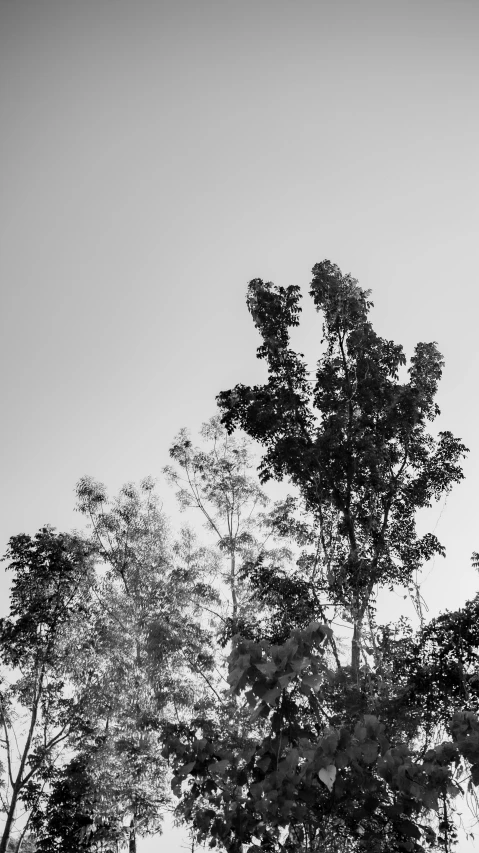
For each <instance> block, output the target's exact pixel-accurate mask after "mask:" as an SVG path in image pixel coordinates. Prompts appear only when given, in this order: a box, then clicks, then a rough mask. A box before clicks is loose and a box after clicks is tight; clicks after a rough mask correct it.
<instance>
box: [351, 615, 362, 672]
mask: <svg viewBox="0 0 479 853" xmlns="http://www.w3.org/2000/svg"><path fill="white" fill-rule="evenodd" d="M362 627H363V625H362V619H355V620H354V629H353V639H352V643H351V669H352V671H353V675H354V677H355V678H356V679H357V678H358V676H359V664H360V655H361V632H362Z"/></svg>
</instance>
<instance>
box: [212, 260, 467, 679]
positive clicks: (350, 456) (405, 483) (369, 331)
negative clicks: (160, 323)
mask: <svg viewBox="0 0 479 853" xmlns="http://www.w3.org/2000/svg"><path fill="white" fill-rule="evenodd" d="M310 295H311V297H312V299H313V302H314V305H315V307H316V309H317V311H319V312H321V314H322V318H323V328H322V333H323V344H324V351H323V353H322V354H321V356H320V358H319V360H318V363H317V367H316V372H315V377H314V379H310V376H309V372H308V368H307V364H306V362H305V360H304V358H303V356H302V355H301V354H298V353H296V352H294V351H293V350H292V349H291V348H290V345H289V339H290V331H289V330H290V329H291V327H294V326H298V325H299V314H300V311H301V307H300V298H301V296H300V289H299V288H298V287H295V286H290V287H287V288H283V287H275V286H274V285H273V284H271V283H264V282H263V281H261V279H254V280H253V281H251V282H250V284H249V286H248V297H247V304H248V308H249V311H250V314H251V316H252V318H253V321H254V323H255V326H256V327H257V329H258V331H259V332H260V334H261V336H262V339H263V343H262V345H261V346H260V347H259V348H258V352H257V355H258V358H259V359H262V360H264V361H265V362H266V365H267V369H268V381H267V382H266V383H265V384H264V385H261V386H256V387H253V388H251V387H247V386H244V385H237V386H236V387H235V388H234V389H233V390H232V391H226V392H223V393H221V394H220V395H219V397H218V403H219V406H220V409H221V410H222V412H223V422H224V424H225V425H226V427H227V429H228V430H229V431H232V430H234V429H235V428H236V427H238V426H239V427H241V428H242V429H243V430H244V431H245V432H246V433H247V434H248V435H250V436H252V437H253V438H254V439H256V440H257V441H258V442H260V444H262V445H263V446H264V447H265V453H264V456H263V459H262V462H261V469H260V470H261V477H262V480H263V481H267V480H268V479H270V478H271V477H275V478H282V477H284V476H287V477H289V478H290V479H291V481H292V483H293V484H294V485H295V486H297V488H298V489H299V491H300V493H301V496H302V498H303V500H304V502H305V506H306V509H307V510H309V511H310V512H311V513H312V515H313V517H314V519H315V522H316V525H317V528H318V531H319V534H320V536H321V541H322V547H323V555H322V556H323V561H324V564H325V565H327V567H328V572H327V577H326V582H325V589H326V590H327V594H328V596H330V599H331V600H333V601H335V602H337V603H338V604H339V605H340V606H342V607H344V608H346V610H348V611H349V612H350V613H351V617H352V620H353V624H354V632H353V638H352V651H351V666H352V668H353V671H354V672H355V673H356V674H357V672H358V669H359V665H360V650H361V634H362V627H363V623H364V618H365V614H366V613H367V609H368V605H369V603H370V602H371V599H372V596H373V592H374V589H375V588H376V587H381V586H391V585H393V584H398V585H401V586H406V587H408V585H409V584H410V583H411V581H412V579H413V576H414V574H415V572H416V571H417V570H418V569H419V568H420V567H421V565H422V563H423V562H424V561H425V560H428V559H430V557H431V556H432V555H433V554H435V553H443V549H442V546H441V545H440V543H439V541H438V540H437V538H436V536H435V535H434V534H432V533H429V534H426V535H424V536H421V537H419V536H418V535H417V532H416V524H415V516H416V513H417V511H418V510H420V509H422V508H423V507H427V506H429V505H430V503H431V501H432V500H434V499H436V500H437V499H439V498H440V497H441V495H443V494H444V493H445V492H448V491H449V489H450V488H451V486H452V485H453V484H454V483H456V482H458V481H459V480H460V479H461V478H462V476H463V475H462V470H461V467H460V465H459V460H460V458H461V456H463V455H464V453H465V451H466V448H465V447H464V445H463V444H462V442H461V441H460V440H459V439H457V438H454V436H453V435H452V434H451V433H450V432H448V431H442V432H440V433H439V436H438V438H434V437H433V436H432V435H431V434H430V432H429V431H428V429H427V423H428V421H429V422H431V421H433V420H434V419H435V418H436V416H437V415H438V414H439V408H438V406H437V404H436V403H435V400H434V398H435V395H436V391H437V385H438V381H439V379H440V377H441V372H442V366H443V359H442V356H441V355H440V353H439V351H438V349H437V346H436V344H435V343H419V344H418V345H417V346H416V348H415V351H414V355H413V356H412V358H411V361H410V366H409V368H408V374H409V379H408V381H402V382H401V381H400V379H399V372H400V370H401V368H403V367H404V365H405V364H406V357H405V355H404V352H403V348H402V346H400V345H398V344H395V343H393V342H392V341H388V340H385V339H384V338H381V337H379V336H378V335H377V333H376V332H375V331H374V329H373V327H372V324H371V322H370V320H369V316H368V315H369V311H370V308H371V307H372V302H371V301H370V299H369V291H364V290H362V289H361V288H360V287H359V285H358V283H357V281H356V280H355V279H353V278H352V277H351V276H349V275H342V273H341V271H340V270H339V268H338V267H337V266H335V265H334V264H332V263H330V261H323V262H321V263H319V264H316V265H315V267H314V268H313V279H312V282H311V289H310ZM331 528H333V531H334V537H333V540H332V542H331V535H330V534H331Z"/></svg>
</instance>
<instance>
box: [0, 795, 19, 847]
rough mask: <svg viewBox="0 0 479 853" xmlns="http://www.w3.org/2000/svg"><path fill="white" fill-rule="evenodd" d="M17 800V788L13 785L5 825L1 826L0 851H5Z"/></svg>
mask: <svg viewBox="0 0 479 853" xmlns="http://www.w3.org/2000/svg"><path fill="white" fill-rule="evenodd" d="M17 800H18V790H16V786H14V788H13V790H12V801H11V803H10V808H9V809H8V813H7V819H6V821H5V826H4V828H3V835H2V840H1V841H0V853H5V851H6V849H7V844H8V840H9V838H10V832H11V830H12V824H13V820H14V817H15V809H16V807H17Z"/></svg>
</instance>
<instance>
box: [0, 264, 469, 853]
mask: <svg viewBox="0 0 479 853" xmlns="http://www.w3.org/2000/svg"><path fill="white" fill-rule="evenodd" d="M309 292H310V296H311V298H312V299H313V302H314V305H315V308H316V310H317V311H318V314H319V315H320V318H321V319H320V322H321V330H322V331H321V334H322V337H321V343H320V345H319V347H318V360H317V363H316V365H315V367H314V369H313V370H311V369H310V368H309V366H308V365H307V363H306V361H305V359H304V357H303V356H302V355H301V353H297V352H295V351H294V350H293V349H292V347H291V342H290V335H291V329H292V328H294V327H296V326H298V325H299V324H300V313H301V291H300V288H299V287H296V286H290V287H286V288H284V287H278V286H275V285H273V284H272V283H270V282H266V283H265V282H263V281H262V280H261V279H253V280H252V281H251V282H250V283H249V286H248V293H247V307H248V310H249V312H250V314H251V317H252V320H253V322H254V324H255V326H256V328H257V330H258V332H259V334H260V336H261V341H262V342H261V345H260V346H259V348H258V351H257V355H258V358H259V359H261V360H262V361H263V362H264V363H265V368H266V371H265V376H266V378H265V382H264V384H262V385H257V386H254V387H250V386H246V385H237V386H236V387H235V388H234V389H232V390H228V391H224V392H221V393H220V394H219V395H218V397H217V405H218V408H219V413H218V414H217V415H216V416H214V417H213V418H212V419H211V420H210V421H209V422H208V423H207V424H205V425H204V427H203V429H202V432H201V441H200V444H198V445H195V444H194V443H193V441H192V439H191V436H190V434H189V432H188V431H187V430H182V431H181V432H180V433H179V434H178V436H177V437H176V439H175V440H174V442H173V444H172V446H171V448H170V457H171V465H170V466H168V467H167V468H166V469H165V470H164V475H165V477H166V478H167V480H168V481H169V482H170V483H171V484H172V486H173V487H174V488H175V489H176V492H177V497H178V501H179V505H180V508H181V509H182V510H183V511H185V512H186V513H190V514H191V513H196V514H197V516H198V517H201V518H202V520H203V522H204V526H205V528H206V529H207V530H208V532H209V534H210V535H209V537H208V539H207V544H204V543H203V542H202V541H201V540H200V538H199V536H198V535H197V534H195V533H194V532H193V530H192V528H191V527H189V526H188V525H186V526H184V527H183V528H182V529H181V530H180V532H179V533H178V532H175V531H174V530H173V528H172V526H171V525H170V523H169V521H168V519H167V518H166V517H165V514H164V513H163V511H162V509H161V507H160V505H159V502H158V498H157V496H156V494H155V488H154V482H153V480H151V479H147V480H144V481H143V482H142V483H141V484H140V485H139V486H134V485H131V484H128V485H126V486H124V487H123V488H122V489H121V490H120V493H119V494H118V495H117V496H116V497H113V498H111V497H109V496H108V494H107V491H106V488H105V487H104V486H103V485H102V484H99V483H97V482H95V481H94V480H93V479H91V478H87V477H84V478H82V479H81V480H80V481H79V483H78V484H77V487H76V495H77V508H78V510H79V512H80V513H81V514H82V516H83V517H84V519H85V520H86V522H87V524H88V527H87V530H86V531H85V532H81V533H79V532H70V533H58V532H57V531H55V530H54V529H53V528H51V527H44V528H42V529H41V530H40V531H39V532H38V533H37V534H36V535H35V536H33V537H32V536H29V535H26V534H20V535H17V536H13V537H12V538H11V539H10V541H9V545H8V549H7V553H6V555H5V560H6V562H7V566H6V568H7V570H8V571H9V572H10V573H11V596H10V613H9V616H8V617H6V618H4V619H2V620H1V622H0V652H1V659H2V672H1V683H0V703H1V704H0V721H1V727H2V736H1V746H2V764H1V772H2V786H1V788H0V798H1V809H2V812H3V817H4V820H3V834H2V839H1V841H0V853H5V851H24V853H28V851H44V853H68V851H82V850H84V851H104V853H118V851H120V850H124V849H127V850H129V851H130V853H133V851H135V850H136V840H137V837H138V836H139V835H140V836H141V835H146V834H151V833H155V832H158V831H161V825H162V821H163V819H164V817H165V815H166V814H168V813H171V814H173V815H174V816H175V819H176V820H177V821H179V822H184V823H185V824H186V825H187V826H188V827H189V830H190V832H191V834H192V839H193V843H195V842H199V843H204V844H206V845H207V846H209V847H211V848H217V849H219V850H225V851H227V853H244V851H247V853H253V852H254V851H256V850H260V849H261V850H264V851H267V853H283V851H284V853H293V851H294V853H296V851H298V853H320V852H321V853H323V851H324V853H340V851H341V853H347V851H351V853H356V851H357V853H360V851H372V853H383V851H384V853H385V851H406V853H420V851H425V850H446V851H449V850H452V849H453V848H454V844H455V842H456V841H457V832H458V809H457V805H458V803H461V802H463V801H464V800H466V801H468V802H469V804H470V805H471V806H472V807H473V808H474V805H475V804H476V803H477V798H476V787H477V785H478V784H479V718H478V697H479V670H478V654H479V618H478V617H479V596H478V597H476V598H475V599H474V600H472V601H470V602H466V603H465V605H464V606H463V607H462V608H461V609H460V610H459V611H457V612H455V613H450V612H446V613H444V614H442V615H441V616H439V617H438V618H436V619H433V620H430V621H429V622H426V620H425V619H424V617H423V612H422V608H421V597H420V587H419V582H418V578H419V577H420V572H421V569H422V567H423V566H424V565H425V564H426V563H427V562H428V561H429V560H431V559H433V558H434V557H435V555H442V554H444V548H443V546H442V545H441V543H440V541H439V540H438V538H437V537H436V535H435V534H434V533H427V534H424V535H419V534H418V532H417V527H416V520H417V515H418V512H419V511H420V510H422V509H424V508H426V507H430V506H431V505H432V504H433V503H434V502H435V501H438V500H440V499H441V498H442V496H444V495H445V494H447V493H448V492H449V491H450V490H451V488H452V487H453V486H454V485H455V484H458V483H459V482H460V481H461V479H462V478H463V472H462V468H461V463H462V459H463V458H464V457H465V455H466V453H467V448H466V447H465V446H464V444H463V443H462V441H461V440H460V439H458V438H457V437H455V436H453V435H452V433H451V432H449V431H447V430H442V431H439V432H438V433H437V434H435V435H434V434H433V432H432V430H431V427H430V424H432V422H433V421H434V420H435V419H436V418H437V417H438V416H439V415H440V412H439V409H438V406H437V403H436V394H437V388H438V383H439V380H440V378H441V372H442V368H443V359H442V356H441V354H440V352H439V350H438V348H437V346H436V344H435V343H419V344H417V346H416V348H415V350H414V354H413V356H412V357H411V359H410V360H409V363H407V360H406V357H405V355H404V352H403V348H402V347H401V346H400V345H398V344H395V343H394V342H393V341H388V340H386V339H384V338H381V337H380V336H379V335H378V334H377V333H376V331H375V330H374V328H373V326H372V323H371V320H370V309H371V307H372V302H371V300H370V294H369V292H368V291H365V290H363V289H362V288H360V286H359V284H358V282H357V281H356V280H355V279H354V278H352V277H351V276H350V275H343V274H342V273H341V271H340V270H339V268H338V267H337V266H336V265H334V264H332V263H330V262H329V261H323V262H321V263H319V264H316V265H315V267H313V271H312V282H311V286H310V291H309ZM258 455H259V458H258ZM270 480H279V481H285V482H286V483H287V485H288V490H289V491H288V495H287V496H286V497H285V498H283V499H281V500H277V501H275V502H272V501H271V500H268V497H267V495H266V493H265V488H264V487H265V485H266V484H267V483H268V481H270ZM189 517H190V518H191V515H190V516H189ZM208 543H209V544H208ZM478 562H479V557H478V555H477V554H474V555H473V563H474V565H476V567H477V564H478ZM385 589H386V590H388V589H389V590H396V591H397V590H402V591H403V592H404V594H405V595H408V596H410V598H411V600H412V601H413V603H414V604H415V606H416V609H417V614H418V618H417V619H416V620H415V621H414V622H413V621H411V620H408V619H406V618H405V617H401V619H400V620H399V621H398V622H397V623H394V624H393V623H391V622H390V621H387V622H386V623H384V624H383V623H382V622H381V613H380V611H379V608H378V596H379V594H380V593H381V591H382V590H385Z"/></svg>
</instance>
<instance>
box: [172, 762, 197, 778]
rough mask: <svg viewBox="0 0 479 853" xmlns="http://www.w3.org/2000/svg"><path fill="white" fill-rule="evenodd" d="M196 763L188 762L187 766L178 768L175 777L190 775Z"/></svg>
mask: <svg viewBox="0 0 479 853" xmlns="http://www.w3.org/2000/svg"><path fill="white" fill-rule="evenodd" d="M195 764H196V761H190V762H188V764H184V765H183V767H180V769H179V770H178V773H177V774H176V775H177V776H188V773H191V771H192V770H193V767H194V766H195Z"/></svg>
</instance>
